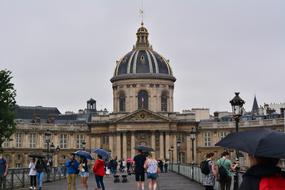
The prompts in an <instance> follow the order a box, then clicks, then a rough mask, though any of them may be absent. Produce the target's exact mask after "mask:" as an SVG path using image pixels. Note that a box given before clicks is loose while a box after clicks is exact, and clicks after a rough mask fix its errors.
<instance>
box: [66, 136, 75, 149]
mask: <svg viewBox="0 0 285 190" xmlns="http://www.w3.org/2000/svg"><path fill="white" fill-rule="evenodd" d="M74 135H75V134H67V139H68V141H69V143H68V147H67V148H69V149H73V148H76V146H75V142H76V140H75V138H74Z"/></svg>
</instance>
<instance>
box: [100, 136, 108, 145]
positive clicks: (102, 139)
mask: <svg viewBox="0 0 285 190" xmlns="http://www.w3.org/2000/svg"><path fill="white" fill-rule="evenodd" d="M101 141H102V144H105V145H107V144H109V137H108V136H103V137H101Z"/></svg>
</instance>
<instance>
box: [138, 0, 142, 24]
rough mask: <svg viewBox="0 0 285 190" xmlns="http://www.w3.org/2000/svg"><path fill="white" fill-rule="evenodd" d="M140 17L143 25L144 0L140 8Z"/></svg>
mask: <svg viewBox="0 0 285 190" xmlns="http://www.w3.org/2000/svg"><path fill="white" fill-rule="evenodd" d="M139 13H140V17H141V24H142V25H143V0H141V8H140V11H139Z"/></svg>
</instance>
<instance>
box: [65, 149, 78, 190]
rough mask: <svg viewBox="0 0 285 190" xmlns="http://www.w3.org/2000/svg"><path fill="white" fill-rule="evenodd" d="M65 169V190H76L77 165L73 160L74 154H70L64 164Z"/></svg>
mask: <svg viewBox="0 0 285 190" xmlns="http://www.w3.org/2000/svg"><path fill="white" fill-rule="evenodd" d="M65 167H66V168H67V189H68V190H76V176H77V174H78V173H79V170H78V167H79V163H78V161H77V160H76V159H75V154H70V158H69V159H68V160H67V161H66V162H65Z"/></svg>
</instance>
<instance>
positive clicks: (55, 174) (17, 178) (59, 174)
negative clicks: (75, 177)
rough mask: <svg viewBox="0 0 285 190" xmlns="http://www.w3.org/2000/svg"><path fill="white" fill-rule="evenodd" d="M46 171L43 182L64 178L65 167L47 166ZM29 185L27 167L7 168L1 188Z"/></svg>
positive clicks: (9, 188) (6, 189) (5, 189)
mask: <svg viewBox="0 0 285 190" xmlns="http://www.w3.org/2000/svg"><path fill="white" fill-rule="evenodd" d="M48 171H49V172H48V173H45V174H44V182H53V181H58V180H61V179H65V178H66V170H65V167H53V168H49V169H48ZM29 186H30V176H29V168H17V169H9V170H8V175H7V176H6V179H5V181H4V189H3V190H12V189H17V188H23V187H29ZM0 189H1V187H0Z"/></svg>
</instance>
